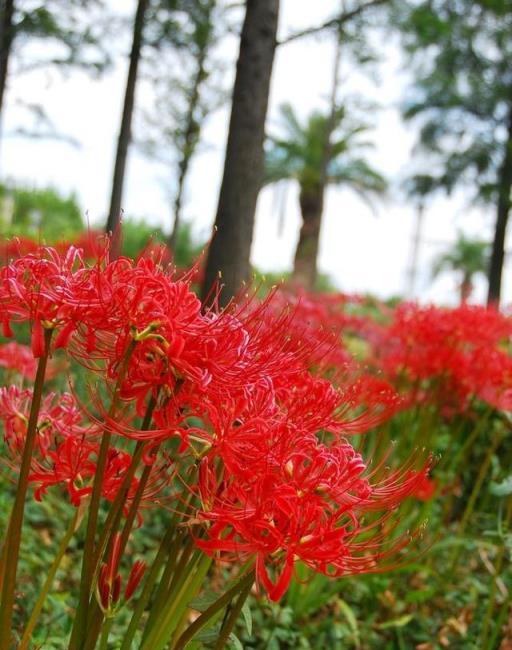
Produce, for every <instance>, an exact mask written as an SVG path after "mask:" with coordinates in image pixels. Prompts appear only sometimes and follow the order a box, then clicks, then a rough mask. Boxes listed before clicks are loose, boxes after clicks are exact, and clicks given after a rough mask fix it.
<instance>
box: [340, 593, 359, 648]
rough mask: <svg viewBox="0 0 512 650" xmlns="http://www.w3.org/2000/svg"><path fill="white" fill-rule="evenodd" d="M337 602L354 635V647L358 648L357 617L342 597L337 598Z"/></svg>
mask: <svg viewBox="0 0 512 650" xmlns="http://www.w3.org/2000/svg"><path fill="white" fill-rule="evenodd" d="M337 603H338V605H339V608H340V609H341V611H342V612H343V615H344V616H345V618H346V619H347V623H348V626H349V628H350V630H351V632H352V634H353V635H354V642H355V645H356V648H359V646H360V637H359V625H358V624H357V618H356V615H355V614H354V610H353V609H352V608H351V607H350V605H348V603H346V602H345V601H344V600H343V599H342V598H338V600H337Z"/></svg>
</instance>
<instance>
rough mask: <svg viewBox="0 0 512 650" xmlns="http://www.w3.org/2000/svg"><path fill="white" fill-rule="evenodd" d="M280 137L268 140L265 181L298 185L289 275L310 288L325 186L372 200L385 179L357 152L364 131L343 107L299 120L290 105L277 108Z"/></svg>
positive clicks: (378, 193) (316, 113) (364, 143)
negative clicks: (296, 228) (298, 228)
mask: <svg viewBox="0 0 512 650" xmlns="http://www.w3.org/2000/svg"><path fill="white" fill-rule="evenodd" d="M281 124H282V131H283V137H280V138H276V137H272V138H269V142H270V146H269V147H268V148H267V152H266V165H265V177H264V183H265V184H270V183H277V182H279V181H282V180H295V181H297V182H298V183H299V187H300V195H299V203H300V210H301V214H302V227H301V231H300V236H299V243H298V245H297V249H296V251H295V261H294V270H293V277H294V278H295V280H296V281H297V282H299V283H300V284H303V285H304V286H306V287H307V288H313V286H314V284H315V281H316V276H317V256H318V247H319V241H320V228H321V224H322V213H323V206H324V196H325V190H326V188H327V186H328V185H339V186H346V187H350V188H351V189H352V190H354V191H355V192H357V193H358V194H359V195H360V196H361V197H362V198H363V199H365V200H366V201H370V199H371V198H373V197H374V196H378V195H381V194H383V193H384V191H385V190H386V181H385V180H384V178H383V177H382V176H381V175H380V174H379V173H378V172H377V171H375V170H374V169H372V167H370V165H369V164H368V162H367V161H366V160H365V159H364V158H363V157H361V156H360V155H359V152H360V150H361V149H362V148H364V147H368V146H369V145H368V142H365V141H363V140H361V135H362V134H364V133H365V132H366V131H367V130H368V126H367V125H366V124H364V123H362V122H354V120H352V119H351V118H350V116H349V115H348V114H347V108H346V107H345V106H343V107H341V108H336V109H335V110H334V111H333V112H332V113H331V114H330V115H328V116H326V115H324V114H322V113H320V112H315V113H313V114H312V115H310V117H309V119H308V120H307V122H306V123H305V124H301V123H300V121H299V120H298V118H297V116H296V114H295V111H294V110H293V108H292V107H291V106H290V105H289V104H285V105H283V106H282V107H281Z"/></svg>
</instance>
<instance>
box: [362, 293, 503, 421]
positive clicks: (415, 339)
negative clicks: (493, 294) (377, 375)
mask: <svg viewBox="0 0 512 650" xmlns="http://www.w3.org/2000/svg"><path fill="white" fill-rule="evenodd" d="M511 334H512V320H511V319H510V318H509V317H507V316H505V315H503V314H501V313H500V312H498V311H496V310H494V309H489V308H484V307H479V306H470V305H467V304H463V305H461V306H460V307H457V308H455V309H449V308H442V307H434V306H429V307H420V306H418V305H415V304H407V303H406V304H403V305H400V306H399V307H398V308H397V309H396V310H395V312H394V314H393V317H392V320H391V322H390V324H389V326H387V327H384V328H382V330H381V335H380V338H379V340H378V341H377V342H376V345H375V347H374V354H375V361H376V363H377V365H378V366H379V367H381V368H382V370H383V371H384V372H385V373H386V375H387V376H389V377H390V378H391V379H392V381H393V383H395V385H397V384H398V385H400V384H402V385H403V384H404V382H405V387H406V390H408V391H410V394H411V396H412V397H413V398H414V399H415V400H420V401H421V400H425V399H426V400H433V399H434V400H435V401H436V402H437V403H439V404H441V406H443V408H444V410H445V412H447V413H449V412H450V411H462V410H464V409H465V408H466V407H467V404H468V401H469V400H470V399H471V398H472V397H477V398H479V399H481V400H483V401H485V402H487V403H488V404H490V405H492V406H494V407H496V408H499V409H505V410H509V409H510V408H511V407H512V357H511V355H510V353H509V350H508V345H509V343H510V336H511Z"/></svg>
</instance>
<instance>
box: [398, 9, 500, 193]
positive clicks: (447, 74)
mask: <svg viewBox="0 0 512 650" xmlns="http://www.w3.org/2000/svg"><path fill="white" fill-rule="evenodd" d="M398 7H399V8H400V11H399V12H398V13H397V21H398V24H399V26H400V29H401V33H402V37H403V42H404V45H405V47H406V50H407V52H408V53H409V55H410V64H411V66H412V72H413V74H414V83H413V86H412V88H411V89H410V92H409V98H408V100H407V102H406V103H405V105H404V107H403V114H404V116H405V118H406V119H416V118H417V121H418V122H419V123H420V125H421V132H420V143H421V145H422V147H423V150H424V151H425V152H426V153H427V154H428V158H427V161H428V162H427V164H428V168H429V170H430V169H434V170H435V172H434V173H429V174H426V175H425V176H424V180H426V179H427V178H429V183H427V184H425V183H423V186H422V188H423V189H422V188H419V191H421V192H422V193H423V194H425V193H429V192H431V191H433V190H435V189H436V188H440V187H441V188H444V189H445V190H447V191H448V192H451V191H452V190H453V189H454V188H455V187H456V186H458V185H461V184H462V185H467V186H468V187H470V188H471V189H472V190H473V194H474V196H475V197H478V198H479V199H480V200H482V201H483V202H485V203H489V202H491V203H492V202H495V201H496V199H497V196H498V193H499V191H498V186H499V175H500V171H501V170H500V166H501V164H502V161H503V156H504V149H505V147H506V146H507V145H506V142H507V139H508V135H507V128H508V125H509V122H510V93H511V87H512V86H511V80H510V58H511V56H512V39H511V38H510V33H511V30H512V5H511V3H510V1H509V0H496V1H493V2H487V1H486V0H479V1H477V2H459V0H449V1H448V2H447V1H445V0H433V1H430V0H429V1H428V2H425V1H424V2H420V3H416V2H405V3H401V4H399V5H398Z"/></svg>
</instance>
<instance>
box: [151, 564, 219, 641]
mask: <svg viewBox="0 0 512 650" xmlns="http://www.w3.org/2000/svg"><path fill="white" fill-rule="evenodd" d="M211 563H212V559H211V558H210V557H208V556H207V555H203V554H202V553H201V554H198V555H194V557H193V558H192V560H191V562H190V563H189V565H188V568H189V570H187V572H186V577H185V578H184V580H182V581H180V585H179V589H177V590H176V591H174V592H172V594H171V595H172V596H173V598H172V601H171V602H170V603H169V606H168V607H166V608H165V609H163V610H162V611H161V612H160V615H159V616H158V618H157V620H156V622H155V623H156V625H155V627H154V628H153V629H152V630H151V631H150V634H149V635H148V636H147V638H146V639H145V640H144V641H143V643H142V645H141V650H163V649H164V648H165V647H166V646H167V644H168V643H169V640H170V639H171V636H172V634H173V632H174V630H175V629H176V626H177V624H178V623H179V621H180V619H181V617H182V615H183V613H184V612H185V610H186V609H187V606H188V604H189V603H190V601H191V600H192V599H193V598H194V596H195V595H196V594H197V592H198V591H199V589H200V588H201V584H202V582H203V580H204V577H205V576H206V574H207V572H208V569H209V568H210V565H211Z"/></svg>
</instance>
